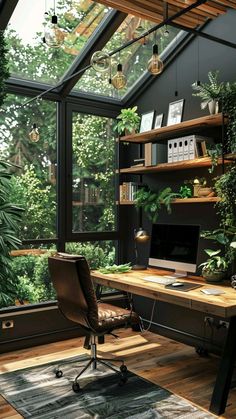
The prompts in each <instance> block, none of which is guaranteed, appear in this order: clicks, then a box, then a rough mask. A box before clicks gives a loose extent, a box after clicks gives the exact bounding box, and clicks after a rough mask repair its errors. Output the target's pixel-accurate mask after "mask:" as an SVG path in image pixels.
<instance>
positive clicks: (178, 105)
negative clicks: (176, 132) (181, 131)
mask: <svg viewBox="0 0 236 419" xmlns="http://www.w3.org/2000/svg"><path fill="white" fill-rule="evenodd" d="M183 108H184V99H180V100H176V101H175V102H172V103H170V104H169V109H168V117H167V126H169V125H174V124H179V123H180V122H181V121H182V115H183Z"/></svg>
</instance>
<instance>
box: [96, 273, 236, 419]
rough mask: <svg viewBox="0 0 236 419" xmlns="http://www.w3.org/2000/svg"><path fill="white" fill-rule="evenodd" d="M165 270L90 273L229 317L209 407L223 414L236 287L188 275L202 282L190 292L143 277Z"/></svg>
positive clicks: (235, 349) (102, 281) (234, 335)
mask: <svg viewBox="0 0 236 419" xmlns="http://www.w3.org/2000/svg"><path fill="white" fill-rule="evenodd" d="M166 274H167V272H166V271H163V270H157V269H148V270H145V271H131V272H128V273H126V274H102V273H100V272H98V271H92V273H91V276H92V279H93V281H94V282H95V283H96V284H99V285H104V286H107V287H110V288H116V289H118V290H122V291H126V292H129V293H131V294H137V295H141V296H144V297H148V298H151V299H155V300H158V301H165V302H167V303H171V304H176V305H179V306H182V307H186V308H188V309H192V310H197V311H201V312H204V313H208V314H213V315H216V316H219V317H223V318H227V319H229V328H228V331H227V336H226V340H225V345H224V349H223V352H222V355H221V361H220V366H219V371H218V373H217V377H216V382H215V386H214V390H213V393H212V398H211V403H210V408H209V410H210V411H211V412H213V413H215V414H217V415H221V414H222V413H224V411H225V407H226V403H227V398H228V393H229V390H230V385H231V380H232V375H233V368H234V361H235V354H236V291H235V290H234V289H232V288H231V287H229V286H226V285H214V284H206V283H205V282H204V281H203V280H202V279H201V278H200V277H191V276H189V277H187V278H186V279H184V280H183V279H182V278H181V281H186V282H194V283H197V284H201V285H202V288H197V289H195V290H191V291H188V292H183V291H182V292H181V291H177V290H169V289H168V290H167V289H166V288H165V287H164V285H160V284H156V283H153V282H147V281H145V280H144V279H143V277H145V276H148V275H166ZM204 287H205V288H209V287H213V288H218V287H219V289H221V290H223V291H224V292H225V294H222V295H219V296H213V295H212V296H209V295H206V294H203V293H202V292H201V291H200V290H201V289H203V288H204Z"/></svg>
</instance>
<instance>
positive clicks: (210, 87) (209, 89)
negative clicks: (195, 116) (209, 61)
mask: <svg viewBox="0 0 236 419" xmlns="http://www.w3.org/2000/svg"><path fill="white" fill-rule="evenodd" d="M218 77H219V71H218V70H216V71H209V73H208V79H209V83H201V84H200V85H196V84H195V83H194V84H192V88H193V90H194V91H195V93H193V96H197V97H200V98H201V99H202V103H201V109H205V108H206V106H207V105H208V103H209V102H210V101H211V100H214V99H216V100H220V98H221V94H222V91H223V87H224V85H223V83H222V82H219V81H218Z"/></svg>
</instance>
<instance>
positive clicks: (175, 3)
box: [166, 0, 215, 19]
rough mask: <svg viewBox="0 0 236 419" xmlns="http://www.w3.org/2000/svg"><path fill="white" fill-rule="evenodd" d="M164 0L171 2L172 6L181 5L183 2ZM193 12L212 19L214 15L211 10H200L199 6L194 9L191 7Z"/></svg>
mask: <svg viewBox="0 0 236 419" xmlns="http://www.w3.org/2000/svg"><path fill="white" fill-rule="evenodd" d="M166 2H167V3H168V4H173V5H174V6H179V7H182V5H183V3H182V2H181V0H180V1H179V0H166ZM193 12H194V13H196V14H197V15H200V16H205V17H206V18H208V19H212V18H214V17H215V14H212V13H211V12H207V11H205V10H200V9H199V7H197V8H196V9H193Z"/></svg>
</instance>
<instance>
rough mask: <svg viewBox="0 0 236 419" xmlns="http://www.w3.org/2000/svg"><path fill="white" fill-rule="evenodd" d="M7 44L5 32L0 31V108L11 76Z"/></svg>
mask: <svg viewBox="0 0 236 419" xmlns="http://www.w3.org/2000/svg"><path fill="white" fill-rule="evenodd" d="M6 52H7V49H6V42H5V38H4V32H3V31H0V106H2V104H3V101H4V98H5V95H6V91H5V81H6V80H7V79H8V77H9V76H10V73H9V70H8V60H7V58H6Z"/></svg>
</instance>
